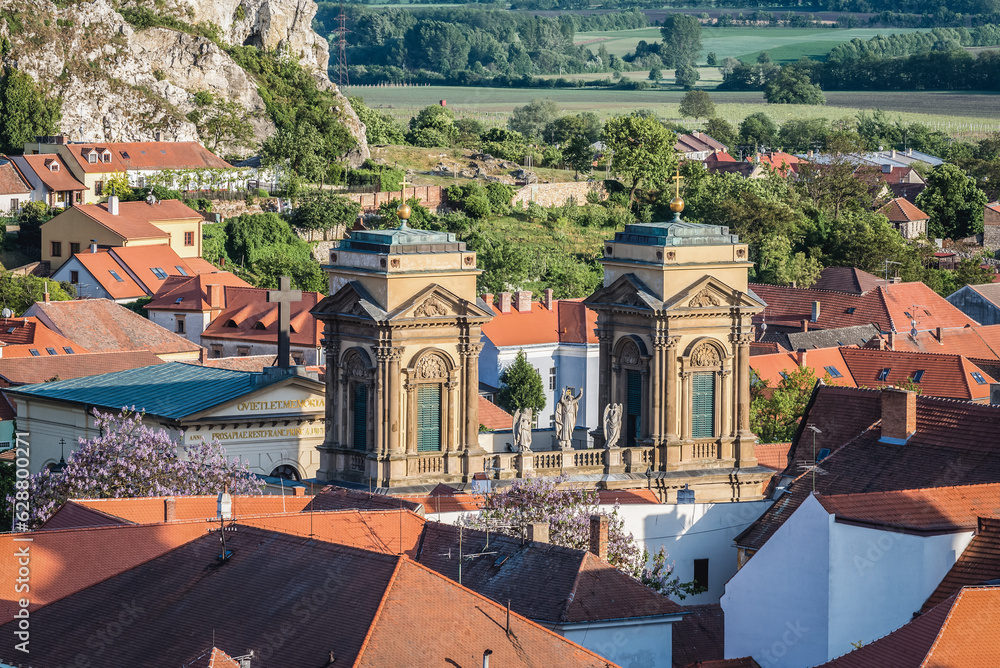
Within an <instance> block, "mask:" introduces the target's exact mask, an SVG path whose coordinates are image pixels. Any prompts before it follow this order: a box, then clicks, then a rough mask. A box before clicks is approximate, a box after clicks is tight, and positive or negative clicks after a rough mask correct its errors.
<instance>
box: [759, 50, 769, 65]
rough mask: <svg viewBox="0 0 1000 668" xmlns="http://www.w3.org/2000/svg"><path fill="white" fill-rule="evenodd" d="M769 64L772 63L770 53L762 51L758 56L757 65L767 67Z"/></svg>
mask: <svg viewBox="0 0 1000 668" xmlns="http://www.w3.org/2000/svg"><path fill="white" fill-rule="evenodd" d="M769 62H771V54H770V53H768V52H767V51H761V52H760V53H758V54H757V64H759V65H767V64H768V63H769Z"/></svg>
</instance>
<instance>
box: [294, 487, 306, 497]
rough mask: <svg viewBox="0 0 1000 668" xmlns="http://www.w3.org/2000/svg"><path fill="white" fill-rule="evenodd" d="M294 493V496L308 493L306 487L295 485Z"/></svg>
mask: <svg viewBox="0 0 1000 668" xmlns="http://www.w3.org/2000/svg"><path fill="white" fill-rule="evenodd" d="M292 495H293V496H305V495H306V488H305V487H293V488H292Z"/></svg>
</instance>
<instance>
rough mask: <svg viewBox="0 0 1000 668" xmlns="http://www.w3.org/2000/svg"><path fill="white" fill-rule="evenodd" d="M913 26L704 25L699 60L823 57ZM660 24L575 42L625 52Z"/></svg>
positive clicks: (656, 33) (655, 37)
mask: <svg viewBox="0 0 1000 668" xmlns="http://www.w3.org/2000/svg"><path fill="white" fill-rule="evenodd" d="M916 31H917V29H916V28H892V29H883V30H876V29H871V28H857V29H852V30H839V29H835V28H746V27H735V28H703V29H702V31H701V42H702V50H701V60H700V62H705V56H706V54H708V53H709V52H710V51H714V52H715V55H716V56H717V57H718V59H719V60H720V61H721V60H722V59H723V58H743V59H747V60H755V59H756V58H757V54H758V53H760V52H761V51H767V52H768V53H769V54H770V55H771V59H772V60H773V61H775V62H794V61H796V60H798V59H799V58H802V57H803V56H809V57H810V58H814V59H817V60H818V59H823V58H825V57H826V54H828V53H829V52H830V49H832V48H833V47H835V46H837V45H838V44H843V43H844V42H850V41H851V40H852V39H854V38H858V39H863V40H868V39H871V38H872V37H875V36H876V35H888V34H892V33H906V32H916ZM659 39H660V29H659V28H640V29H638V30H603V31H599V32H581V33H577V34H576V40H575V41H576V43H577V44H586V45H587V46H588V47H589V48H590V49H591V50H592V51H594V52H595V53H596V52H597V49H598V48H599V47H600V46H601V44H603V45H604V46H605V47H606V48H607V49H608V52H609V53H616V54H618V55H619V56H624V55H625V54H626V53H630V52H632V51H635V46H636V44H638V43H639V41H640V40H646V42H654V41H659Z"/></svg>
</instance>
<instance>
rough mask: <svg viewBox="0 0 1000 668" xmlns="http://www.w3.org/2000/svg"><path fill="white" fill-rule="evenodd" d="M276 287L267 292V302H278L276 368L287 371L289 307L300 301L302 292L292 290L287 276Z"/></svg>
mask: <svg viewBox="0 0 1000 668" xmlns="http://www.w3.org/2000/svg"><path fill="white" fill-rule="evenodd" d="M278 287H279V289H278V290H268V291H267V301H269V302H272V303H273V302H278V368H280V369H287V368H288V367H289V364H288V358H289V357H290V356H291V353H292V350H291V348H292V342H291V336H290V333H291V329H292V326H291V322H290V320H291V313H290V311H291V305H292V302H298V301H302V291H301V290H292V280H291V279H290V278H288V276H282V277H281V279H280V281H279V283H278Z"/></svg>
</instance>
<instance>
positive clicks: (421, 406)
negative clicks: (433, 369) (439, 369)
mask: <svg viewBox="0 0 1000 668" xmlns="http://www.w3.org/2000/svg"><path fill="white" fill-rule="evenodd" d="M440 449H441V386H440V385H421V386H420V387H419V388H418V389H417V451H419V452H433V451H435V450H440Z"/></svg>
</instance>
